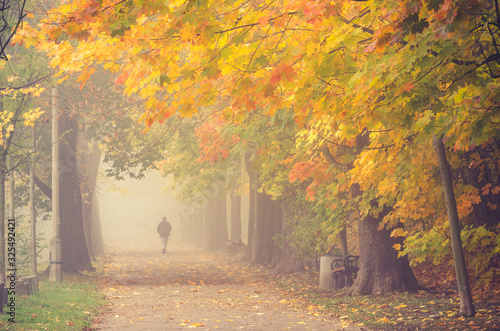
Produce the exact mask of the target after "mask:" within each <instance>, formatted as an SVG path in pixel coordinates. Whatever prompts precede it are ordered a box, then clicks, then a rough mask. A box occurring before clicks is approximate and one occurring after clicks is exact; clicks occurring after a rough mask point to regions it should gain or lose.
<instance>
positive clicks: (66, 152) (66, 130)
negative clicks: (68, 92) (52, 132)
mask: <svg viewBox="0 0 500 331" xmlns="http://www.w3.org/2000/svg"><path fill="white" fill-rule="evenodd" d="M59 132H60V133H61V140H60V142H59V176H60V180H59V187H60V218H61V229H60V233H61V240H62V243H61V251H62V262H63V265H62V267H63V271H65V272H77V271H83V270H87V271H94V267H93V266H92V263H91V261H90V257H89V253H88V249H87V243H86V241H85V234H84V229H83V216H82V193H81V190H80V178H79V173H78V162H77V139H78V122H77V121H76V120H75V119H72V118H68V117H67V116H62V118H61V120H60V121H59Z"/></svg>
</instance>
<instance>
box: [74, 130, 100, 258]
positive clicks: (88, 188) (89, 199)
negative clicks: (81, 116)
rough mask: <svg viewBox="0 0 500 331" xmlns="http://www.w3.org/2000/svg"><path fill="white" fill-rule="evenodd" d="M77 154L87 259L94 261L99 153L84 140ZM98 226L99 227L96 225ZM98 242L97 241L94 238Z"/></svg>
mask: <svg viewBox="0 0 500 331" xmlns="http://www.w3.org/2000/svg"><path fill="white" fill-rule="evenodd" d="M78 146H79V147H80V148H79V153H78V171H79V173H80V174H81V176H80V177H81V179H80V183H81V190H82V217H83V228H84V234H85V242H86V244H87V248H88V251H89V257H90V259H91V260H93V261H95V255H96V252H94V249H93V244H92V243H93V240H94V238H93V237H92V227H93V226H94V223H95V222H99V218H95V219H94V218H93V216H95V213H94V214H93V211H94V205H93V204H94V201H95V199H94V196H95V193H96V192H95V191H96V180H97V173H98V170H99V163H100V161H101V151H100V149H99V145H98V144H97V143H96V142H93V143H92V146H89V141H88V140H87V139H86V138H82V139H79V144H78ZM97 226H99V225H97ZM96 240H97V241H98V240H99V239H97V238H96Z"/></svg>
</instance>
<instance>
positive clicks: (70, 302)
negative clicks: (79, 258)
mask: <svg viewBox="0 0 500 331" xmlns="http://www.w3.org/2000/svg"><path fill="white" fill-rule="evenodd" d="M15 303H16V306H15V323H12V322H11V321H9V318H11V316H9V315H8V314H5V315H1V316H0V329H1V330H16V331H23V330H58V331H59V330H82V329H85V328H88V327H90V325H91V324H92V320H93V319H94V316H95V315H96V314H97V313H99V312H100V311H101V310H102V306H103V305H104V304H105V302H104V297H103V295H102V294H101V293H100V290H99V286H98V284H97V282H96V281H95V280H94V279H93V278H91V277H89V276H86V275H66V274H65V275H64V279H63V282H62V283H54V282H50V281H48V280H46V279H45V280H44V279H43V278H42V279H41V280H40V282H39V291H38V292H36V293H34V294H32V295H30V296H17V297H15ZM7 308H8V307H4V312H8V309H7Z"/></svg>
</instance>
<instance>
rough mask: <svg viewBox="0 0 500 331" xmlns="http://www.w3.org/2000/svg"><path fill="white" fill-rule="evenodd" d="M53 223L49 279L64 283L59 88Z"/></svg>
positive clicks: (54, 128)
mask: <svg viewBox="0 0 500 331" xmlns="http://www.w3.org/2000/svg"><path fill="white" fill-rule="evenodd" d="M52 221H53V222H54V238H53V239H52V240H51V241H50V273H49V279H50V280H51V281H55V282H62V261H61V238H60V231H59V229H60V222H61V220H60V216H59V130H58V121H57V87H54V88H52Z"/></svg>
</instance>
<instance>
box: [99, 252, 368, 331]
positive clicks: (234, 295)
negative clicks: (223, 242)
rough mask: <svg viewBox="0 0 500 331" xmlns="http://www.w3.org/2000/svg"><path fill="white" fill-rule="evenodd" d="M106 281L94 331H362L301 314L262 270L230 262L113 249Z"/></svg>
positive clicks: (103, 275) (196, 254)
mask: <svg viewBox="0 0 500 331" xmlns="http://www.w3.org/2000/svg"><path fill="white" fill-rule="evenodd" d="M100 273H101V281H102V283H103V284H104V292H105V294H106V299H107V300H108V308H109V310H107V311H106V312H105V313H104V314H103V315H101V316H100V317H99V319H98V320H97V321H96V323H95V324H94V326H93V329H94V330H187V329H190V328H198V329H201V330H362V329H360V328H358V327H354V326H346V325H342V323H341V322H339V321H335V320H332V319H329V318H327V317H326V316H322V313H321V312H317V311H315V309H314V307H312V308H311V309H306V310H307V311H306V310H301V309H300V308H298V307H299V306H300V305H298V304H294V303H293V302H294V298H291V297H286V296H284V295H282V294H281V293H280V292H279V291H278V290H277V289H275V288H273V287H271V286H270V285H268V283H267V282H266V277H268V276H266V273H265V272H264V271H263V270H262V269H259V268H250V267H248V266H246V265H245V264H244V263H241V262H239V261H238V260H236V259H235V258H231V257H228V256H224V255H217V254H209V253H206V252H201V251H194V250H183V249H180V248H178V247H172V248H170V247H169V252H167V254H161V252H160V249H159V248H158V245H155V246H135V247H133V246H123V247H120V248H119V247H118V246H116V245H115V246H111V247H109V248H108V249H107V252H106V254H105V255H104V265H103V268H102V271H100Z"/></svg>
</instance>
